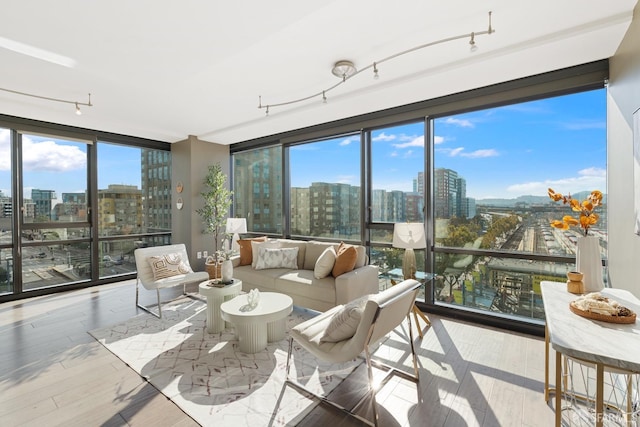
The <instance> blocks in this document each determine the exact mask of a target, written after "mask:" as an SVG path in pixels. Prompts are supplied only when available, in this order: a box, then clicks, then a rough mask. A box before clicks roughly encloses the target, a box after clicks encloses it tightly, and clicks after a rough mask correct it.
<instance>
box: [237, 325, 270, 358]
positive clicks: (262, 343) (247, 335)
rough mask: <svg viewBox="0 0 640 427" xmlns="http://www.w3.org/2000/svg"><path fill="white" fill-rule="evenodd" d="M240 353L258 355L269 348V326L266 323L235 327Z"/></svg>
mask: <svg viewBox="0 0 640 427" xmlns="http://www.w3.org/2000/svg"><path fill="white" fill-rule="evenodd" d="M235 327H236V332H237V333H238V343H239V344H240V351H242V352H243V353H257V352H259V351H262V350H264V349H265V348H267V324H266V323H264V322H256V323H245V324H242V325H235Z"/></svg>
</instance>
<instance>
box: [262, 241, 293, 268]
mask: <svg viewBox="0 0 640 427" xmlns="http://www.w3.org/2000/svg"><path fill="white" fill-rule="evenodd" d="M260 246H261V247H260V248H259V249H258V260H257V261H256V270H265V269H268V268H290V269H297V268H298V248H265V247H262V245H260Z"/></svg>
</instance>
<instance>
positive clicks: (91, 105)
mask: <svg viewBox="0 0 640 427" xmlns="http://www.w3.org/2000/svg"><path fill="white" fill-rule="evenodd" d="M0 90H2V91H5V92H9V93H15V94H16V95H22V96H30V97H32V98H38V99H44V100H45V101H52V102H62V103H64V104H73V105H75V107H76V114H77V115H81V114H82V110H80V106H81V105H83V106H85V107H93V104H92V103H91V94H89V100H88V102H80V101H69V100H67V99H60V98H51V97H49V96H42V95H34V94H32V93H26V92H20V91H18V90H12V89H6V88H2V87H0Z"/></svg>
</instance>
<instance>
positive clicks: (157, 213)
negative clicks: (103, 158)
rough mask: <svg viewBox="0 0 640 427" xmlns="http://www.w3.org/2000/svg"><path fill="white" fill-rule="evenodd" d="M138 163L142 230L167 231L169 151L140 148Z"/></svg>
mask: <svg viewBox="0 0 640 427" xmlns="http://www.w3.org/2000/svg"><path fill="white" fill-rule="evenodd" d="M140 163H141V165H140V166H141V168H140V171H141V175H142V176H141V178H142V179H141V181H140V182H141V187H142V190H141V197H142V227H143V230H144V231H146V232H154V231H159V232H162V231H169V230H171V190H172V186H171V153H170V152H169V151H161V150H150V149H142V151H141V153H140ZM109 187H111V186H109ZM134 188H135V187H134ZM138 223H139V222H136V224H138Z"/></svg>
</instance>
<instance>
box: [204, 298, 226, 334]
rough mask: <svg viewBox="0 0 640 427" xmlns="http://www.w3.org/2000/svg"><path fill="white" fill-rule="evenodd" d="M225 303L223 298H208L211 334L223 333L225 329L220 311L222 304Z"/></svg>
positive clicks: (208, 326)
mask: <svg viewBox="0 0 640 427" xmlns="http://www.w3.org/2000/svg"><path fill="white" fill-rule="evenodd" d="M223 302H224V297H223V296H217V295H211V296H208V297H207V332H209V333H210V334H215V333H218V332H222V330H223V329H224V327H225V322H224V320H223V319H222V312H221V311H220V304H222V303H223Z"/></svg>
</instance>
